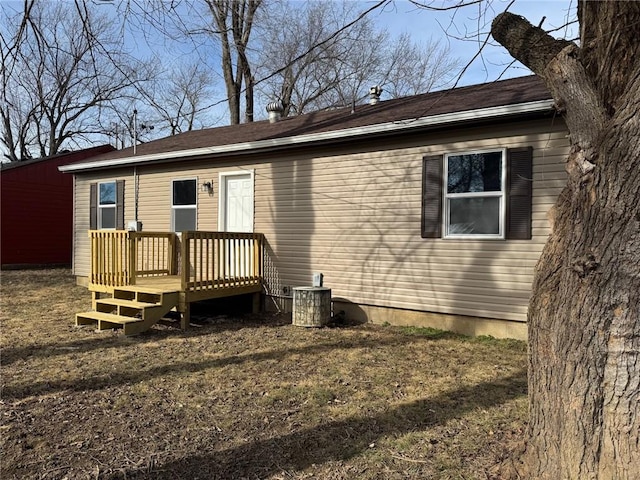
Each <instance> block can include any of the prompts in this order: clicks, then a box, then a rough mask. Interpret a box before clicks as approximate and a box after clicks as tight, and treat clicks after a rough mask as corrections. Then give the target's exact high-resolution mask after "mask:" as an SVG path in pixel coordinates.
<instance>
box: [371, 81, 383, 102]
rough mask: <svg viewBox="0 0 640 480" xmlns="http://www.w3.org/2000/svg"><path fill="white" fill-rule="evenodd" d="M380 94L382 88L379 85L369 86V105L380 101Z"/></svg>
mask: <svg viewBox="0 0 640 480" xmlns="http://www.w3.org/2000/svg"><path fill="white" fill-rule="evenodd" d="M381 94H382V88H381V87H380V86H379V85H376V86H374V87H371V88H370V89H369V105H375V104H376V103H378V102H379V101H380V95H381Z"/></svg>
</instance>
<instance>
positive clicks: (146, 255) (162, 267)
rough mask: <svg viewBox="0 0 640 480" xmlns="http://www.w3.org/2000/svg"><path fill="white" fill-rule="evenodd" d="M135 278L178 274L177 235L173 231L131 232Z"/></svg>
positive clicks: (132, 268)
mask: <svg viewBox="0 0 640 480" xmlns="http://www.w3.org/2000/svg"><path fill="white" fill-rule="evenodd" d="M129 239H130V243H129V244H130V246H131V249H132V252H133V255H132V256H131V257H132V259H134V260H135V262H134V263H133V264H132V266H131V271H132V272H133V278H134V279H135V278H139V277H158V276H164V275H176V274H177V273H178V271H177V268H178V266H177V258H176V245H177V242H176V240H177V236H176V234H175V233H172V232H129Z"/></svg>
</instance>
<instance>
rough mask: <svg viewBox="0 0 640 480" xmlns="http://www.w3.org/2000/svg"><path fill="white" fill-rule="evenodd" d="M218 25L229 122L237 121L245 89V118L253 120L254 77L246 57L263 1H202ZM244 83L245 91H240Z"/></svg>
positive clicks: (238, 121)
mask: <svg viewBox="0 0 640 480" xmlns="http://www.w3.org/2000/svg"><path fill="white" fill-rule="evenodd" d="M205 1H206V4H207V6H208V7H209V11H210V12H211V16H212V18H213V21H214V24H215V26H216V28H217V30H216V32H215V33H216V34H217V35H218V37H219V40H220V45H221V48H222V63H221V67H222V73H223V77H224V83H225V87H226V89H227V98H228V101H229V113H230V121H231V124H232V125H233V124H238V123H240V104H241V96H242V93H243V91H244V100H245V121H247V122H252V121H253V90H254V82H255V79H254V77H253V73H252V69H251V64H250V62H249V59H248V52H247V49H248V46H249V40H250V38H251V30H252V28H253V22H254V18H255V15H256V12H257V10H258V9H259V8H260V5H261V4H262V0H205ZM243 86H244V90H243Z"/></svg>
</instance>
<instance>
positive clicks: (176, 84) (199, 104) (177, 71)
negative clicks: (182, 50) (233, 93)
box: [146, 61, 212, 135]
mask: <svg viewBox="0 0 640 480" xmlns="http://www.w3.org/2000/svg"><path fill="white" fill-rule="evenodd" d="M165 75H166V79H161V80H159V81H158V82H156V85H155V88H154V90H153V91H152V92H151V94H149V93H147V94H146V98H147V99H148V103H149V104H150V107H151V110H152V111H153V112H155V113H152V112H149V114H150V115H151V116H153V118H156V119H157V121H156V123H158V124H159V125H158V127H159V128H161V129H162V128H167V129H168V130H169V133H170V134H171V135H176V134H178V133H182V132H186V131H189V130H193V129H196V128H204V127H205V126H208V123H207V122H206V120H205V118H206V117H205V115H204V113H205V111H206V110H207V109H206V105H207V103H208V102H207V100H208V98H209V97H210V96H211V85H212V79H211V75H210V73H209V72H208V71H207V67H206V66H203V64H202V63H200V62H199V61H195V62H191V63H185V64H184V65H177V66H175V67H174V68H172V69H171V71H169V72H168V73H166V74H165Z"/></svg>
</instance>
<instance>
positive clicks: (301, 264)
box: [61, 77, 569, 338]
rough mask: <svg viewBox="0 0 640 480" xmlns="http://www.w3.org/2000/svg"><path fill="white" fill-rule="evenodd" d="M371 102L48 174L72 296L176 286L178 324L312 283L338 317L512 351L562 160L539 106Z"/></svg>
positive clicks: (536, 84) (548, 102)
mask: <svg viewBox="0 0 640 480" xmlns="http://www.w3.org/2000/svg"><path fill="white" fill-rule="evenodd" d="M372 94H373V95H374V96H375V94H376V92H375V90H374V89H372ZM370 103H371V104H369V105H364V106H361V105H358V106H355V108H350V107H347V108H343V109H334V110H328V111H321V112H314V113H310V114H305V115H300V116H296V117H290V118H278V115H277V113H278V112H277V108H273V107H274V105H270V110H271V112H270V115H271V116H272V118H271V119H270V121H262V122H255V123H249V124H242V125H235V126H225V127H219V128H213V129H208V130H200V131H192V132H187V133H183V134H180V135H176V136H173V137H168V138H164V139H160V140H156V141H153V142H149V143H146V144H142V145H139V146H138V147H137V150H136V152H135V153H134V152H133V150H132V149H131V148H129V149H124V150H119V151H114V152H109V153H106V154H104V155H101V156H99V157H95V158H92V159H90V160H87V161H85V162H79V163H75V164H72V165H67V166H63V167H61V170H62V171H63V172H66V173H72V174H74V177H75V190H74V192H75V212H74V231H75V243H74V259H73V268H74V272H75V275H76V276H77V277H78V280H79V282H81V283H83V284H87V285H89V287H90V289H91V290H92V291H106V292H108V293H113V290H114V288H117V287H118V286H121V285H124V284H131V283H136V282H138V283H140V282H139V281H140V279H142V278H143V277H144V278H148V279H151V278H155V279H156V280H157V281H159V280H158V278H157V277H163V276H166V277H171V276H176V275H177V276H180V275H182V283H181V288H182V289H185V288H186V291H190V292H196V291H198V292H200V293H198V295H199V296H197V295H195V293H193V296H191V297H189V294H187V296H186V297H185V296H183V297H181V298H182V300H180V301H179V302H178V310H179V311H182V312H184V313H185V314H186V317H187V318H188V305H189V303H190V301H192V300H196V299H199V298H205V297H206V295H207V294H206V292H205V290H207V289H209V292H212V291H214V290H215V289H219V288H221V283H224V282H227V284H226V287H225V288H227V287H233V285H230V284H229V282H230V279H235V280H238V282H239V281H240V280H241V279H243V278H244V279H245V280H246V283H245V284H244V287H243V288H244V290H242V292H244V293H247V292H252V291H253V292H255V291H257V290H260V291H261V292H262V293H263V298H264V300H265V304H266V307H267V308H286V305H287V302H288V299H289V298H290V294H291V288H292V287H295V286H302V285H310V284H311V279H312V276H313V274H314V272H321V273H323V274H324V284H325V286H327V287H330V288H331V289H332V296H333V303H334V311H340V310H344V311H345V312H346V315H347V317H350V318H353V319H357V320H363V321H369V322H374V323H385V322H388V323H390V324H394V325H419V326H430V327H437V328H443V329H448V330H453V331H458V332H461V333H465V334H472V335H493V336H496V337H511V338H526V316H527V304H528V300H529V297H530V294H531V284H532V278H533V271H534V266H535V264H536V262H537V260H538V258H539V256H540V253H541V250H542V247H543V245H544V243H545V241H546V238H547V236H548V234H549V225H548V221H547V217H546V214H547V211H548V210H549V208H550V207H551V206H552V205H553V204H554V202H555V200H556V198H557V196H558V194H559V192H560V190H561V188H562V187H563V185H564V183H565V171H564V161H565V158H566V155H567V153H568V146H569V142H568V139H567V129H566V126H565V125H564V123H563V121H562V119H561V118H560V117H559V116H557V115H556V113H555V110H554V107H553V101H552V99H551V96H550V94H549V92H548V91H547V90H546V89H545V87H544V86H543V84H542V82H541V81H540V80H539V79H538V78H536V77H523V78H516V79H510V80H504V81H498V82H494V83H489V84H482V85H475V86H469V87H463V88H457V89H453V90H449V91H442V92H433V93H428V94H423V95H417V96H412V97H406V98H401V99H396V100H387V101H378V100H377V98H374V99H373V101H372V102H370ZM127 227H130V228H131V229H133V230H141V231H136V232H130V233H129V234H127V233H126V232H124V231H122V230H121V229H124V228H127ZM88 231H91V232H90V233H89V234H88V233H87V232H88ZM174 232H183V233H182V234H181V235H175V233H174ZM215 232H236V233H234V234H233V235H236V236H235V237H234V236H233V235H232V234H228V233H227V234H224V233H215ZM117 235H121V237H118V238H116V237H115V236H117ZM198 235H199V236H198ZM224 235H227V236H226V237H224ZM143 236H144V238H143ZM154 236H155V237H154ZM125 237H126V238H125ZM151 237H154V238H155V240H154V241H157V242H159V243H160V244H162V245H163V246H162V248H161V249H160V250H161V251H160V250H158V249H157V248H156V247H151V246H149V245H147V244H149V242H151V240H150V238H151ZM105 238H106V239H107V240H105ZM145 242H146V243H145ZM114 245H115V246H114ZM135 245H139V247H136V246H135ZM144 245H147V246H144ZM154 248H156V249H155V250H154ZM158 248H159V247H158ZM152 250H154V251H155V252H156V253H153V252H152ZM123 252H124V253H123ZM158 252H160V253H158ZM163 252H164V253H163ZM167 252H169V253H167ZM143 257H144V258H143ZM159 257H161V258H160V259H159ZM114 258H115V259H116V260H115V263H116V264H117V266H116V267H114V268H112V266H110V265H111V264H113V262H114ZM105 259H106V260H105ZM152 261H155V262H157V264H156V265H155V266H152V265H151V263H150V262H152ZM110 262H111V263H110ZM140 262H143V263H144V264H145V265H144V266H141V264H139V263H140ZM221 266H222V267H221ZM180 271H182V274H181V273H180ZM185 272H187V273H185ZM206 272H209V273H206ZM133 277H136V278H137V279H138V280H136V279H135V278H133ZM235 280H234V281H235ZM256 282H258V283H259V285H258V284H257V283H256ZM142 283H144V282H142ZM232 283H233V282H232ZM238 285H240V283H239V284H238ZM140 288H142V287H140ZM166 288H168V287H166V286H165V291H164V293H169V291H168V290H166ZM141 291H142V290H141ZM215 291H219V292H222V290H215ZM147 293H148V292H147ZM147 293H144V292H143V293H135V292H128V293H127V292H124V293H123V292H120V293H117V294H116V296H119V297H120V298H123V299H124V298H128V299H131V300H136V299H139V298H138V297H136V296H135V295H139V294H142V295H146V294H147ZM227 293H228V294H232V293H233V292H232V291H231V290H229V291H228V292H227ZM220 295H222V293H220ZM172 301H173V300H172ZM118 302H119V301H118ZM118 302H116V301H114V302H113V304H110V305H103V306H102V307H101V308H100V310H101V311H102V312H104V313H108V312H109V311H110V309H111V308H114V307H115V305H114V304H115V303H118ZM94 303H95V302H94ZM120 303H121V302H120ZM118 308H119V307H118ZM127 308H128V307H127ZM85 320H87V321H89V319H88V318H87V319H85ZM105 322H106V323H105V327H104V328H108V327H109V326H110V325H111V324H110V323H109V322H108V321H107V320H105ZM81 323H82V322H81ZM183 324H184V321H183Z"/></svg>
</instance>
